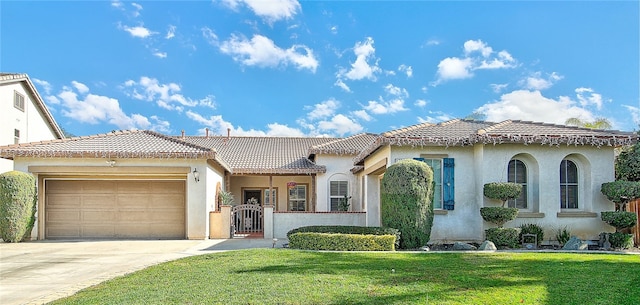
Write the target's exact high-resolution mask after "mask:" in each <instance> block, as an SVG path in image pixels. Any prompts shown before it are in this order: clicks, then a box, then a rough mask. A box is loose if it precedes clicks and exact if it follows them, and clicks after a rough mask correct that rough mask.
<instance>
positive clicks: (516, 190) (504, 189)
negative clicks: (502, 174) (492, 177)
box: [482, 182, 522, 207]
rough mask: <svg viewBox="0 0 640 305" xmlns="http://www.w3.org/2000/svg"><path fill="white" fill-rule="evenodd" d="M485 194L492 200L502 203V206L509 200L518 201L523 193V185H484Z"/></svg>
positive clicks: (497, 183) (499, 183)
mask: <svg viewBox="0 0 640 305" xmlns="http://www.w3.org/2000/svg"><path fill="white" fill-rule="evenodd" d="M482 192H483V194H484V196H485V197H487V198H490V199H497V200H500V201H502V206H503V207H504V204H505V203H506V202H507V200H509V199H516V198H518V197H520V193H522V185H521V184H519V183H513V182H491V183H487V184H485V185H484V188H483V191H482Z"/></svg>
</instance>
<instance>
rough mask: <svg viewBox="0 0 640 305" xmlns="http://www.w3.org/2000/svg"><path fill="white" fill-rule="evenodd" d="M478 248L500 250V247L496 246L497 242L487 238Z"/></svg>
mask: <svg viewBox="0 0 640 305" xmlns="http://www.w3.org/2000/svg"><path fill="white" fill-rule="evenodd" d="M478 250H481V251H495V250H498V248H496V244H494V243H493V242H492V241H490V240H485V241H484V242H483V243H482V244H480V247H478Z"/></svg>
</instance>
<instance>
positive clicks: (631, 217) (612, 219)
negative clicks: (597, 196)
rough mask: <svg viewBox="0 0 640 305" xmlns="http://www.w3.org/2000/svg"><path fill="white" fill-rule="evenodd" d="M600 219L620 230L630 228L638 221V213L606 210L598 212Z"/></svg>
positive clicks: (617, 230)
mask: <svg viewBox="0 0 640 305" xmlns="http://www.w3.org/2000/svg"><path fill="white" fill-rule="evenodd" d="M600 219H602V221H604V222H606V223H607V224H609V225H611V226H612V227H615V228H616V232H620V231H622V230H624V229H626V228H631V227H633V226H635V225H636V223H637V222H638V215H636V213H634V212H625V211H606V212H601V213H600Z"/></svg>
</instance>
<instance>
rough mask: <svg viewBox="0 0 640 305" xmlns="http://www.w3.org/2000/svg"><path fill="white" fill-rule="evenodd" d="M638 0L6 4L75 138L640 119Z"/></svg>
mask: <svg viewBox="0 0 640 305" xmlns="http://www.w3.org/2000/svg"><path fill="white" fill-rule="evenodd" d="M639 14H640V8H639V2H638V1H606V2H605V1H569V2H556V1H539V2H524V1H488V2H480V1H479V2H463V1H451V2H449V1H302V2H298V1H292V0H270V1H264V0H262V1H258V0H222V1H187V2H175V1H137V2H130V1H111V2H109V1H2V2H1V3H0V20H1V21H0V35H1V36H0V42H1V47H0V71H2V72H17V73H27V74H29V76H30V77H31V79H32V80H33V81H34V83H35V84H36V86H37V88H38V91H39V93H40V95H41V96H42V97H43V98H44V100H45V102H46V103H47V105H48V107H49V108H50V110H51V112H52V113H53V115H54V117H55V118H56V120H57V121H58V123H59V124H60V125H61V127H63V128H64V129H66V130H67V131H68V132H70V133H72V134H75V135H90V134H96V133H105V132H109V131H111V130H125V129H151V130H155V131H159V132H162V133H166V134H173V135H175V134H180V131H181V130H185V132H186V133H187V134H189V135H198V134H204V130H205V128H209V130H211V132H212V134H224V135H226V133H227V128H231V133H232V134H233V135H270V136H349V135H352V134H357V133H360V132H372V133H380V132H384V131H388V130H391V129H395V128H400V127H405V126H409V125H413V124H417V123H421V122H441V121H446V120H449V119H452V118H464V117H466V116H468V115H470V114H471V113H474V112H476V113H482V114H483V116H484V118H485V119H486V120H488V121H495V122H498V121H502V120H506V119H521V120H530V121H538V122H548V123H559V124H562V123H564V121H565V120H566V119H567V118H570V117H578V118H581V119H582V120H585V121H593V120H595V119H596V118H601V117H603V118H606V119H608V120H609V121H610V122H611V123H612V125H613V128H614V129H620V130H628V131H631V130H637V129H638V123H640V88H639V84H640V79H639V74H640V64H639V57H640V55H639V54H640V50H639V48H640V41H639V37H640V34H639V29H640V24H639V19H640V18H639Z"/></svg>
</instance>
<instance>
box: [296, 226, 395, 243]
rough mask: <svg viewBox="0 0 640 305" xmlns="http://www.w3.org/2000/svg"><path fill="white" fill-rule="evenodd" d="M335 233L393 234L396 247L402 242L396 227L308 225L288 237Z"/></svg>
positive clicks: (297, 229)
mask: <svg viewBox="0 0 640 305" xmlns="http://www.w3.org/2000/svg"><path fill="white" fill-rule="evenodd" d="M306 232H313V233H335V234H360V235H393V236H395V237H396V241H395V244H396V247H397V246H398V244H399V243H400V231H399V230H397V229H394V228H382V227H360V226H306V227H299V228H296V229H293V230H291V231H289V232H287V238H289V239H291V235H292V234H296V233H306Z"/></svg>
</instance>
